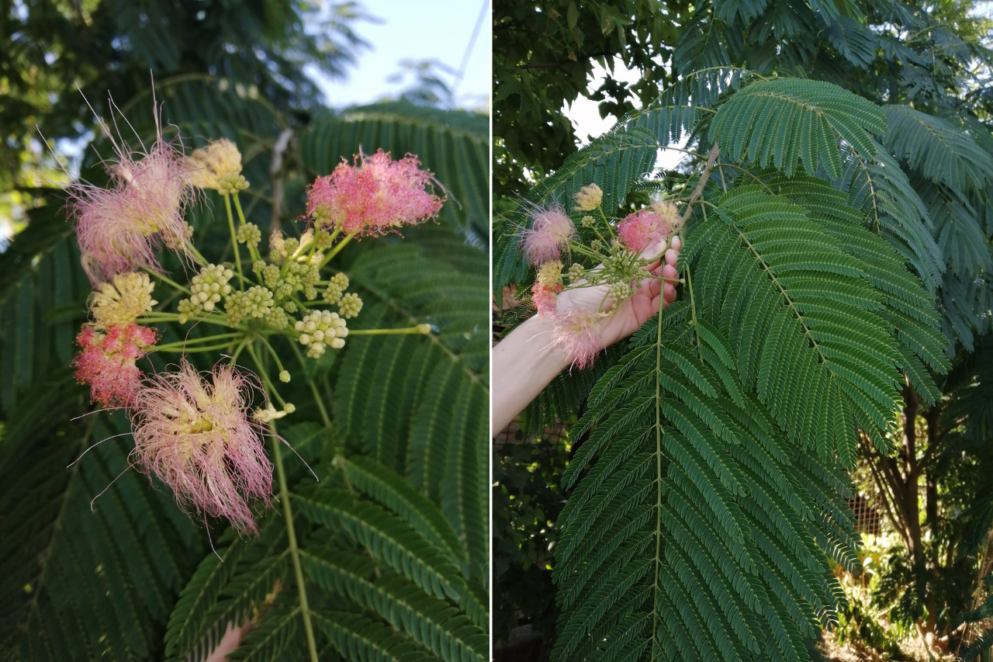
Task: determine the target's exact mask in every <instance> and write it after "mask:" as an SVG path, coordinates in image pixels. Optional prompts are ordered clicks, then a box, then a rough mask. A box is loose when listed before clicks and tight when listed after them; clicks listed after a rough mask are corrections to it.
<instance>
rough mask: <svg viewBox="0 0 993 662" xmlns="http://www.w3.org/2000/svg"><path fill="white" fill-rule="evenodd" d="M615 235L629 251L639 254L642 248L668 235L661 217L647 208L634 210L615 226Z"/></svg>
mask: <svg viewBox="0 0 993 662" xmlns="http://www.w3.org/2000/svg"><path fill="white" fill-rule="evenodd" d="M617 236H618V237H619V238H620V240H621V243H623V244H624V245H625V246H626V247H627V249H628V250H629V251H631V252H632V253H637V254H641V252H642V251H643V250H645V249H646V248H648V247H649V246H652V245H653V244H657V243H659V242H660V241H662V240H663V239H666V238H667V237H668V236H669V230H668V229H667V228H666V227H665V225H664V224H663V222H662V218H661V217H660V216H659V215H658V214H656V213H655V212H653V211H651V210H649V209H642V210H640V211H636V212H634V213H632V214H628V216H627V217H626V218H625V219H624V220H623V221H621V222H620V223H619V224H618V226H617Z"/></svg>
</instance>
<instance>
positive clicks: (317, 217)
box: [310, 205, 331, 227]
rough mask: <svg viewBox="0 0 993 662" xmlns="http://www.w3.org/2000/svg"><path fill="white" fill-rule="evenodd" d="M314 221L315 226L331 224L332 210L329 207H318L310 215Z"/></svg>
mask: <svg viewBox="0 0 993 662" xmlns="http://www.w3.org/2000/svg"><path fill="white" fill-rule="evenodd" d="M310 216H311V218H313V219H314V225H315V226H318V227H321V226H325V225H330V224H331V209H330V208H329V207H328V206H327V205H318V206H317V207H316V208H315V209H314V211H313V212H312V213H311V214H310Z"/></svg>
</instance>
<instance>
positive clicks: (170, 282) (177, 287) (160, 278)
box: [148, 271, 192, 294]
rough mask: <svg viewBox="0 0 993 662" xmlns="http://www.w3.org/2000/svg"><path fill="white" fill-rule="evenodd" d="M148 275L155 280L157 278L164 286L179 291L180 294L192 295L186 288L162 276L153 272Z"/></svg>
mask: <svg viewBox="0 0 993 662" xmlns="http://www.w3.org/2000/svg"><path fill="white" fill-rule="evenodd" d="M148 273H149V274H151V275H152V276H154V277H155V278H158V279H159V280H160V281H162V282H163V283H165V284H166V285H170V286H172V287H174V288H175V289H177V290H179V291H180V292H185V293H186V294H192V292H190V290H189V289H188V288H185V287H183V286H182V285H180V284H179V283H177V282H176V281H174V280H170V279H168V278H166V277H165V276H163V275H162V274H157V273H155V272H154V271H149V272H148Z"/></svg>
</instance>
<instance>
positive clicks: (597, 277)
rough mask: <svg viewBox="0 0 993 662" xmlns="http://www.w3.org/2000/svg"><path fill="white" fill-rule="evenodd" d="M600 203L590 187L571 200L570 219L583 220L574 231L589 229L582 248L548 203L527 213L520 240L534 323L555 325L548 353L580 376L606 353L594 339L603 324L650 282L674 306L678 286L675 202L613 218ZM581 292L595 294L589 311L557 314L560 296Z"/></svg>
mask: <svg viewBox="0 0 993 662" xmlns="http://www.w3.org/2000/svg"><path fill="white" fill-rule="evenodd" d="M602 202H603V191H602V190H601V189H600V187H599V186H597V185H596V184H590V185H588V186H584V187H582V188H581V189H580V190H579V192H578V193H577V194H576V197H575V202H574V205H573V213H574V215H575V216H580V215H582V216H581V219H582V220H581V221H580V223H579V225H580V226H581V227H582V228H586V229H588V230H589V232H586V233H583V234H585V235H586V236H587V237H592V239H590V240H589V241H588V242H586V243H584V242H583V241H582V240H581V233H580V232H579V228H577V225H576V223H575V222H574V221H573V220H572V218H571V217H570V216H569V215H568V214H567V213H566V210H565V209H564V208H563V207H561V206H559V205H555V204H553V205H551V206H547V207H537V208H535V209H533V210H532V213H531V223H530V227H528V228H526V229H525V230H524V231H523V234H522V242H521V244H522V250H523V252H524V256H525V257H526V258H527V260H528V261H529V262H530V263H531V264H532V265H533V266H534V267H535V270H536V275H537V277H536V279H535V282H534V285H533V286H532V288H531V303H532V305H533V306H534V307H535V309H536V310H537V314H538V315H539V316H541V317H544V318H547V319H550V320H552V321H553V322H554V329H553V331H552V341H551V344H552V346H553V347H555V348H556V349H557V350H559V351H562V352H564V353H565V354H566V355H567V356H568V357H569V359H570V361H571V363H572V365H573V366H576V367H578V368H580V369H583V368H586V367H588V366H590V365H592V363H593V361H594V360H595V359H596V356H597V354H598V353H599V352H600V351H602V350H603V349H604V347H605V345H604V341H603V338H602V335H601V324H602V323H603V322H604V321H605V318H609V317H612V316H614V315H616V314H618V312H619V311H621V310H624V307H625V304H626V303H627V302H628V301H629V300H630V299H631V298H632V297H634V296H636V295H637V294H638V293H639V290H641V288H643V287H645V286H646V284H647V283H649V282H650V281H651V279H661V281H662V286H661V287H660V288H659V290H660V295H662V294H664V295H665V296H666V300H673V299H674V297H675V283H676V282H678V280H677V272H676V261H677V259H678V257H679V251H680V250H681V248H682V240H681V239H680V237H679V233H680V232H681V231H682V228H683V219H682V217H681V216H680V214H679V210H678V208H677V207H676V205H675V203H674V202H672V201H670V200H666V199H665V198H663V197H658V198H655V199H653V200H652V201H651V204H650V206H649V207H647V208H644V209H639V210H636V211H634V212H632V213H630V214H628V215H627V216H625V217H624V218H613V217H610V216H608V215H607V213H606V212H605V211H604V209H603V206H602ZM577 255H581V256H583V257H586V258H589V259H590V261H592V262H594V263H599V264H598V265H597V266H596V267H594V268H592V269H587V268H586V267H584V266H583V264H582V263H580V262H579V261H573V260H572V258H573V257H574V256H577ZM659 267H661V268H660V269H659ZM656 272H658V274H656ZM659 274H660V275H659ZM580 289H591V291H593V292H595V293H596V295H595V298H597V299H598V302H597V304H596V308H595V310H590V309H589V308H588V307H585V306H571V307H568V309H565V310H563V309H562V306H561V305H560V301H559V297H560V296H561V295H562V294H563V293H564V292H567V291H569V290H580ZM649 300H651V297H649Z"/></svg>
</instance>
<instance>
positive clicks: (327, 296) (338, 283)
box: [324, 273, 348, 304]
mask: <svg viewBox="0 0 993 662" xmlns="http://www.w3.org/2000/svg"><path fill="white" fill-rule="evenodd" d="M347 289H348V276H346V275H345V274H341V273H339V274H335V275H334V276H332V277H331V282H329V283H328V287H327V289H326V290H324V300H325V301H327V302H328V303H330V304H335V303H338V302H339V301H341V295H342V294H344V292H345V290H347Z"/></svg>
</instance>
